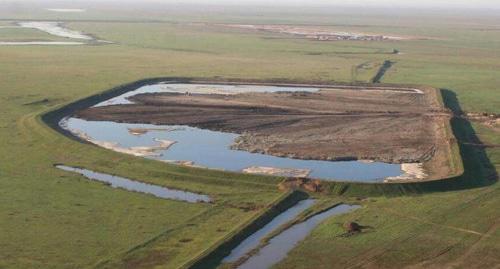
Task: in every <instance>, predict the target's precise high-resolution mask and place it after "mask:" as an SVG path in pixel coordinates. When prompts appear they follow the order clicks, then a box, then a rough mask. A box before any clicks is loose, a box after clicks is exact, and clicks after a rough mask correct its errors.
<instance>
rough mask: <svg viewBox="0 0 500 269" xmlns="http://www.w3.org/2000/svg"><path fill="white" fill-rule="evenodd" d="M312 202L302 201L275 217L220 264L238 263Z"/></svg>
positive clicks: (309, 200)
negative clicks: (265, 238)
mask: <svg viewBox="0 0 500 269" xmlns="http://www.w3.org/2000/svg"><path fill="white" fill-rule="evenodd" d="M314 202H315V200H314V199H307V200H302V201H300V202H298V203H297V204H296V205H295V206H293V207H291V208H289V209H287V210H286V211H284V212H283V213H281V214H279V215H278V216H277V217H275V218H274V219H273V220H272V221H271V222H269V223H268V224H266V225H265V226H264V227H262V228H261V229H260V230H258V231H257V232H255V233H253V234H252V235H251V236H249V237H247V238H246V239H245V240H243V242H241V243H240V244H239V245H238V246H237V247H236V248H234V249H233V250H232V251H231V254H229V256H227V257H226V258H224V260H222V262H226V263H230V262H236V261H238V260H239V259H240V258H242V257H243V256H245V254H247V253H248V252H249V251H251V250H252V249H255V248H256V247H257V246H258V245H259V244H260V241H261V240H262V239H263V238H264V237H265V236H266V235H268V234H270V233H271V232H272V231H274V230H276V229H277V228H279V227H280V226H282V225H283V224H285V223H287V222H289V221H291V220H293V219H295V218H296V217H297V216H298V215H299V214H300V213H301V212H303V211H304V210H305V209H307V208H309V207H310V206H312V205H313V204H314Z"/></svg>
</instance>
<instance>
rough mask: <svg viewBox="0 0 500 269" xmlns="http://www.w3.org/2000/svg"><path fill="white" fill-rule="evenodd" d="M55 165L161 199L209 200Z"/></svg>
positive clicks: (198, 195) (117, 186) (115, 177)
mask: <svg viewBox="0 0 500 269" xmlns="http://www.w3.org/2000/svg"><path fill="white" fill-rule="evenodd" d="M56 167H57V168H59V169H61V170H64V171H68V172H74V173H78V174H81V175H83V176H84V177H86V178H88V179H91V180H96V181H100V182H104V183H107V184H110V185H111V187H113V188H120V189H125V190H128V191H135V192H141V193H147V194H151V195H154V196H156V197H159V198H163V199H173V200H179V201H184V202H190V203H199V202H206V203H208V202H210V201H211V199H210V197H208V196H207V195H201V194H196V193H192V192H186V191H179V190H172V189H169V188H165V187H160V186H157V185H152V184H146V183H142V182H138V181H134V180H130V179H127V178H123V177H119V176H112V175H108V174H103V173H98V172H94V171H91V170H87V169H81V168H74V167H69V166H64V165H57V166H56Z"/></svg>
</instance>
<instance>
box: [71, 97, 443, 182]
mask: <svg viewBox="0 0 500 269" xmlns="http://www.w3.org/2000/svg"><path fill="white" fill-rule="evenodd" d="M131 100H132V101H134V104H129V105H114V106H104V107H95V108H89V109H86V110H84V111H80V112H79V113H78V114H77V116H78V117H81V118H84V119H89V120H111V121H116V122H128V123H152V124H167V125H168V124H179V125H190V126H195V127H200V128H206V129H211V130H218V131H227V132H234V133H238V134H242V135H241V137H240V138H239V139H238V140H237V141H236V142H235V144H234V145H233V147H234V148H236V149H241V150H247V151H251V152H261V153H266V154H271V155H275V156H288V157H294V158H301V159H321V160H346V159H367V160H377V161H384V162H390V163H405V162H425V161H428V160H429V159H431V158H433V157H436V156H438V159H441V160H440V161H439V162H438V163H441V164H442V163H444V157H443V156H445V154H444V153H442V154H441V152H439V151H440V150H442V149H443V145H442V144H443V143H442V141H440V139H443V136H444V135H443V133H442V131H443V130H442V128H441V127H440V126H442V125H443V124H444V122H445V121H447V120H449V117H450V113H448V111H446V110H444V109H443V108H442V107H441V105H440V103H439V102H438V101H437V97H436V92H435V91H434V90H433V89H423V93H418V92H402V91H399V92H398V91H383V90H359V89H358V90H352V89H339V90H325V89H324V90H321V91H319V92H316V93H306V92H295V93H292V92H282V93H244V94H235V95H221V94H195V95H186V94H174V93H156V94H141V95H136V96H133V97H132V98H131ZM437 153H438V154H437ZM438 174H445V171H441V172H439V173H438Z"/></svg>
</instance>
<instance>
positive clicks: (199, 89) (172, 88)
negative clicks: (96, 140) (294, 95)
mask: <svg viewBox="0 0 500 269" xmlns="http://www.w3.org/2000/svg"><path fill="white" fill-rule="evenodd" d="M318 90H319V88H310V87H278V86H257V85H251V86H250V85H216V84H178V83H168V84H154V85H146V86H142V87H140V88H138V89H137V90H134V91H130V92H127V93H125V94H122V95H120V96H117V97H114V98H111V99H109V100H107V101H104V102H101V103H99V104H97V105H95V106H96V107H98V106H107V105H121V104H132V102H131V101H129V100H128V99H127V98H128V97H131V96H134V95H137V94H142V93H165V92H171V93H186V92H189V93H192V94H198V93H199V94H239V93H248V92H316V91H318Z"/></svg>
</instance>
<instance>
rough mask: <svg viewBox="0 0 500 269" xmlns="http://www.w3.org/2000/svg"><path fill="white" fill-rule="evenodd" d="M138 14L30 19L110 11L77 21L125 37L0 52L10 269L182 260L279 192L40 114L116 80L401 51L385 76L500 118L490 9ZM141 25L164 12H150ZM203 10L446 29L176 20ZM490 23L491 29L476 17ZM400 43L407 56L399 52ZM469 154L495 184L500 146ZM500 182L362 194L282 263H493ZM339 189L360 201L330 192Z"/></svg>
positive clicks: (372, 68)
mask: <svg viewBox="0 0 500 269" xmlns="http://www.w3.org/2000/svg"><path fill="white" fill-rule="evenodd" d="M0 10H1V9H0ZM30 12H31V11H25V12H19V13H12V12H10V13H9V12H7V11H5V10H4V11H0V16H1V18H6V19H10V18H18V19H23V18H24V19H26V18H27V16H28V14H30V15H32V14H33V13H30ZM136 12H137V13H136V15H137V16H134V14H128V13H120V14H118V13H113V14H110V13H109V11H108V10H106V9H104V10H101V11H92V12H90V11H89V13H88V14H74V15H72V14H57V15H54V14H52V13H48V12H45V11H43V12H40V13H35V15H32V16H34V18H48V19H54V18H65V19H72V20H95V19H98V18H101V17H103V16H104V15H103V14H106V17H105V18H106V20H112V19H114V20H118V19H120V20H124V21H123V22H117V21H114V22H97V21H74V22H71V23H69V24H68V26H69V27H71V28H74V29H79V30H83V31H85V32H88V33H92V34H95V35H97V36H98V37H99V38H102V39H105V40H110V41H114V42H116V44H113V45H102V46H74V47H64V46H59V47H48V46H43V47H42V46H37V47H2V46H0V74H1V76H0V93H1V94H0V107H1V108H2V109H1V110H0V230H1V231H2V232H0V268H86V267H96V266H97V267H121V268H137V267H144V268H153V267H160V268H177V267H178V266H180V265H182V264H184V263H186V262H188V261H189V260H190V259H191V258H193V257H196V256H197V255H198V254H199V253H201V252H203V251H204V250H205V249H208V248H210V247H211V246H213V244H215V243H216V242H218V241H219V240H221V239H222V238H224V237H225V236H226V235H227V234H228V233H230V232H231V231H234V229H237V228H238V227H239V225H241V224H243V223H245V222H246V221H248V220H250V219H252V218H253V217H255V216H256V215H257V214H261V213H263V212H264V211H265V209H266V206H267V205H269V204H270V203H272V202H273V201H275V200H276V199H277V198H278V197H280V195H281V193H280V192H278V191H277V188H276V184H277V182H278V180H279V179H276V178H270V177H260V176H249V175H239V174H233V173H225V172H217V171H206V170H200V169H188V168H181V167H176V166H171V165H167V164H164V163H159V162H155V161H150V160H145V159H142V158H135V157H131V156H126V155H122V154H118V153H114V152H111V151H108V150H104V149H100V148H97V147H94V146H90V145H84V144H81V143H78V142H76V141H73V140H71V139H69V138H66V137H64V136H62V135H60V134H59V133H57V132H56V131H54V130H52V129H50V128H49V127H47V126H45V125H44V124H43V123H42V122H41V120H40V115H41V114H43V113H45V112H47V111H49V110H51V109H54V108H56V107H58V106H61V105H63V104H66V103H69V102H71V101H75V100H78V99H80V98H83V97H86V96H89V95H92V94H95V93H98V92H100V91H103V90H106V89H108V88H111V87H113V86H116V85H120V84H123V83H126V82H131V81H134V80H137V79H142V78H146V77H157V76H186V77H204V78H213V77H223V78H241V79H276V78H278V79H295V80H305V81H339V82H351V81H353V80H356V81H364V82H368V81H369V80H370V79H371V78H372V77H373V76H374V74H375V73H376V72H377V68H378V67H379V66H380V65H381V64H382V63H383V62H384V61H385V60H391V61H394V62H396V64H395V65H394V66H393V67H392V68H391V69H390V70H389V71H388V72H387V73H386V74H385V76H384V77H383V79H382V82H384V83H416V84H425V85H430V86H434V87H438V88H442V89H448V90H450V91H452V92H454V93H456V96H457V98H458V101H459V104H460V106H461V108H462V109H463V110H465V111H468V112H491V113H500V93H499V91H498V87H499V85H500V76H499V75H498V70H500V32H499V31H497V30H495V31H493V30H492V31H489V30H488V31H485V30H484V29H483V28H488V29H490V28H492V29H496V28H495V27H496V26H495V25H498V22H497V21H495V20H494V19H491V18H490V17H484V18H479V17H474V18H465V19H463V18H461V17H453V16H452V15H449V14H448V15H446V16H447V17H446V18H448V19H449V20H447V22H443V21H442V19H441V17H440V16H438V15H427V17H426V20H425V22H422V23H420V24H418V25H417V26H411V25H413V23H414V22H416V21H420V20H421V18H420V17H408V18H407V19H404V20H403V21H402V22H401V23H400V24H398V25H397V26H394V25H392V23H391V20H390V18H387V17H384V16H382V15H380V16H376V15H373V16H363V17H362V18H361V17H360V16H356V14H350V15H349V14H347V15H346V14H339V16H337V17H329V16H326V15H325V14H319V15H318V16H315V15H314V14H315V13H314V12H315V11H314V10H311V11H307V12H298V11H293V10H288V11H287V12H284V13H283V14H282V15H281V16H277V15H276V14H277V13H273V12H272V11H265V12H264V11H261V13H258V11H256V10H248V11H244V12H243V11H240V12H234V13H231V15H225V16H215V15H206V16H205V15H201V16H198V17H196V16H190V15H188V12H184V13H183V12H177V13H175V15H172V16H160V15H159V14H158V13H156V12H154V11H151V12H150V13H148V14H149V15H148V14H146V15H144V14H140V15H138V12H141V10H138V11H136ZM252 12H253V13H252ZM294 12H295V13H294ZM216 14H217V13H216ZM259 14H260V15H259ZM262 14H263V15H262ZM275 15H276V16H275ZM72 16H73V17H72ZM457 16H458V15H457ZM194 17H196V18H197V19H194ZM450 18H455V19H450ZM143 19H150V20H153V19H154V20H159V21H161V22H149V23H148V22H138V21H140V20H143ZM126 20H130V21H126ZM132 20H134V21H135V22H131V21H132ZM200 20H202V21H208V22H240V23H249V22H255V21H258V20H260V21H262V22H276V23H305V22H307V23H308V24H326V25H330V26H329V27H334V28H338V29H340V30H342V29H347V30H348V29H356V30H358V31H367V32H368V31H369V32H378V31H384V32H387V33H394V34H398V33H405V34H409V35H426V36H432V37H440V38H441V39H438V40H421V41H405V42H387V43H380V42H314V41H308V40H301V39H289V38H286V39H284V38H273V36H272V35H270V34H266V33H247V32H242V31H235V30H234V29H233V30H228V29H225V28H221V27H216V26H202V25H198V24H195V25H192V24H178V23H172V21H183V22H185V21H200ZM477 20H479V21H480V22H481V27H479V26H477V25H476V24H473V23H472V22H475V21H477ZM471 21H472V22H471ZM340 22H342V25H339V24H340ZM367 25H368V26H367ZM436 25H437V26H436ZM479 28H481V29H482V30H481V29H479ZM4 30H7V29H0V40H5V39H6V38H7V39H10V38H12V39H16V38H28V37H31V36H36V35H39V33H31V32H30V33H20V32H15V33H14V32H11V30H13V29H9V31H8V33H5V32H3V31H4ZM2 33H3V35H2ZM41 35H44V34H41ZM394 48H397V49H399V50H400V51H401V52H402V54H400V55H391V54H388V52H391V51H392V50H393V49H394ZM360 66H365V67H366V68H360V69H358V70H359V72H357V75H356V76H353V71H352V70H353V69H356V68H358V67H360ZM44 99H47V101H46V102H38V103H37V101H40V100H44ZM455 130H456V132H461V135H460V136H459V137H460V139H464V140H466V139H468V138H470V137H472V136H475V135H477V136H478V137H479V138H480V139H482V140H483V142H489V143H492V144H493V143H496V144H498V143H499V140H498V137H499V134H498V133H495V131H493V130H492V129H490V128H488V127H485V126H483V125H481V124H479V123H473V125H472V126H469V125H466V124H464V123H458V124H455ZM461 150H462V157H463V158H464V160H465V162H466V163H465V168H466V175H465V176H464V180H470V181H478V182H483V181H487V180H485V177H487V176H488V175H490V174H492V173H493V172H495V171H498V170H499V169H500V149H499V148H488V149H486V150H481V149H478V148H473V147H471V146H462V147H461ZM55 163H64V164H67V165H74V166H82V167H85V168H89V169H94V170H97V171H101V172H108V173H113V174H118V175H122V176H125V177H128V178H134V179H138V180H142V181H145V182H151V183H155V184H160V185H164V186H168V187H173V188H179V189H185V190H189V191H194V192H202V193H206V194H209V195H211V196H213V197H215V199H216V200H215V203H214V204H188V203H183V202H176V201H169V200H160V199H157V198H153V197H149V196H147V195H143V194H138V193H130V192H126V191H122V190H112V189H110V188H109V187H107V186H104V185H102V184H99V183H94V182H89V181H87V180H86V179H84V178H82V177H80V176H77V175H74V174H70V173H67V172H63V171H59V170H57V169H55V168H53V164H55ZM493 183H494V182H490V183H489V184H478V186H479V187H476V188H472V189H465V190H460V191H448V192H437V193H429V194H422V195H411V196H404V197H393V198H389V197H368V198H366V197H361V198H366V199H363V200H360V201H358V202H359V203H360V204H362V205H363V208H362V209H361V210H359V211H356V212H355V213H352V214H349V215H345V216H341V217H336V218H332V219H329V220H327V221H326V222H325V223H323V224H322V225H320V226H319V227H318V228H317V229H316V230H314V232H313V233H312V234H311V236H309V237H308V238H307V239H306V240H305V241H304V242H302V243H301V244H300V245H299V246H298V247H297V248H296V249H294V250H293V251H292V253H290V255H289V257H288V258H287V259H285V260H284V261H283V262H282V263H280V264H279V265H277V267H278V268H332V267H339V268H342V267H344V268H345V267H392V268H401V267H404V266H410V265H415V266H416V267H436V268H439V267H446V266H448V267H457V268H490V267H493V266H495V265H498V264H500V257H499V255H498V253H500V232H499V229H498V227H499V225H500V224H499V223H500V213H499V211H498V205H499V203H500V198H499V197H500V188H499V187H498V184H493ZM339 198H340V199H348V198H344V197H324V199H331V200H332V201H333V200H335V201H338V200H339ZM349 199H352V198H349ZM346 220H356V221H358V222H360V223H361V224H363V225H369V226H372V227H373V228H372V229H369V230H367V232H366V233H363V234H360V235H356V236H353V237H348V238H340V237H336V236H337V235H339V234H341V233H342V230H341V226H340V225H339V223H340V224H342V223H343V222H344V221H346Z"/></svg>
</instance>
